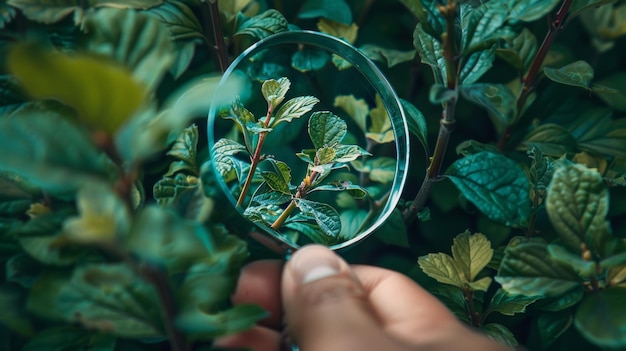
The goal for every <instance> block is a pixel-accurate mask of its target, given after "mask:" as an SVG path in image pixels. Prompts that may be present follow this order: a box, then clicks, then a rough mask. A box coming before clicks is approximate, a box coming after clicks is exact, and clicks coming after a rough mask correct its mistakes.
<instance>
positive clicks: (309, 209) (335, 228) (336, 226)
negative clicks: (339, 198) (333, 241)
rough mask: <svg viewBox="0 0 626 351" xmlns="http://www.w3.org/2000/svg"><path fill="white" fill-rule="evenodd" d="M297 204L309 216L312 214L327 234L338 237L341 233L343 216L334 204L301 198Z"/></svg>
mask: <svg viewBox="0 0 626 351" xmlns="http://www.w3.org/2000/svg"><path fill="white" fill-rule="evenodd" d="M296 205H297V206H298V208H299V209H300V211H302V213H304V214H305V215H307V216H311V217H312V218H313V219H314V220H315V223H317V225H319V226H320V228H321V229H322V230H323V231H324V233H326V235H328V236H330V237H333V238H336V237H337V236H339V233H341V218H340V217H339V213H338V212H337V210H335V209H334V208H333V207H332V206H330V205H328V204H325V203H322V202H316V201H310V200H304V199H299V200H297V202H296Z"/></svg>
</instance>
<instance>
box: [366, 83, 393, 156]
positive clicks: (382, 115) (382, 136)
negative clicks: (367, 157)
mask: <svg viewBox="0 0 626 351" xmlns="http://www.w3.org/2000/svg"><path fill="white" fill-rule="evenodd" d="M370 123H371V125H370V127H369V128H368V130H367V133H365V136H366V137H367V138H369V139H371V140H373V141H375V142H376V143H378V144H386V143H390V142H393V141H394V140H395V135H394V134H393V128H392V126H391V118H389V114H388V113H387V109H386V108H385V105H384V104H383V101H382V99H381V97H380V95H378V94H377V95H376V107H374V108H373V109H372V110H371V111H370Z"/></svg>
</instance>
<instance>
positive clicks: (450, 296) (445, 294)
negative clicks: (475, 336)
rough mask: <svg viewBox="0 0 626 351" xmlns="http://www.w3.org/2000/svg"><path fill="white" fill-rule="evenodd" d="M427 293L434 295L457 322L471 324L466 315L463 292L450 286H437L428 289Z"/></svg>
mask: <svg viewBox="0 0 626 351" xmlns="http://www.w3.org/2000/svg"><path fill="white" fill-rule="evenodd" d="M428 291H429V292H430V293H431V294H433V295H435V296H436V297H437V299H439V301H441V302H443V304H444V305H446V307H448V308H449V309H450V311H451V312H452V313H454V315H455V316H456V317H457V318H458V319H459V320H461V321H463V322H465V323H468V324H469V323H471V322H470V320H469V316H468V313H467V306H466V301H465V295H463V290H461V289H459V288H457V287H456V286H452V285H442V284H438V285H436V286H433V287H430V288H429V289H428Z"/></svg>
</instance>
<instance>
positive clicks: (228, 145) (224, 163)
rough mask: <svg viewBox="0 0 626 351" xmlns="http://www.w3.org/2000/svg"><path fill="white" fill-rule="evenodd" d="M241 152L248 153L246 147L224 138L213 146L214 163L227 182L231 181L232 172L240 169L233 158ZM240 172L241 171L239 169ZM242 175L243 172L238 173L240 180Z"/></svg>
mask: <svg viewBox="0 0 626 351" xmlns="http://www.w3.org/2000/svg"><path fill="white" fill-rule="evenodd" d="M240 152H246V147H245V146H243V145H241V144H239V143H237V142H235V141H232V140H230V139H226V138H222V139H220V140H218V141H217V142H216V143H215V145H213V154H214V159H213V162H214V165H215V168H216V169H217V171H218V172H219V173H220V175H221V176H222V177H224V180H225V181H229V180H231V176H230V175H231V172H233V171H235V170H237V169H238V162H237V160H236V159H235V158H233V157H231V156H233V155H236V154H238V153H240ZM239 170H241V169H240V168H239ZM241 174H242V173H241V172H237V178H238V179H240V178H241Z"/></svg>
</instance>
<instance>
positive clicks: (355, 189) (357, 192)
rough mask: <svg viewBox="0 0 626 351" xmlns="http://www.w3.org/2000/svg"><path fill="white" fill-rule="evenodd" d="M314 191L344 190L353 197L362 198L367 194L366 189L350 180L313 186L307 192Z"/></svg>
mask: <svg viewBox="0 0 626 351" xmlns="http://www.w3.org/2000/svg"><path fill="white" fill-rule="evenodd" d="M315 191H345V192H346V193H348V194H350V195H351V196H352V197H354V198H355V199H362V198H364V197H366V196H367V190H365V189H364V188H362V187H360V186H358V185H356V184H352V183H350V182H338V183H334V184H328V185H318V186H316V187H315V188H313V189H311V191H310V192H309V193H312V192H315Z"/></svg>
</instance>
